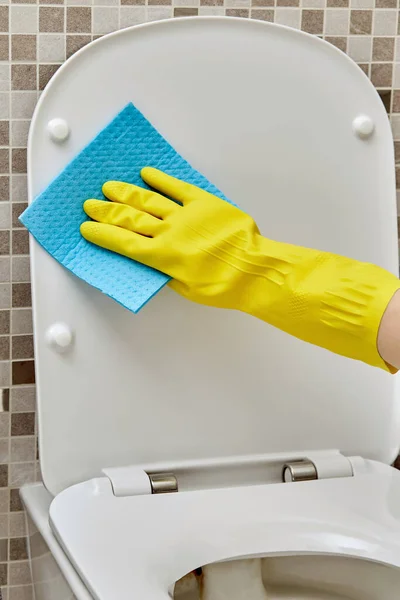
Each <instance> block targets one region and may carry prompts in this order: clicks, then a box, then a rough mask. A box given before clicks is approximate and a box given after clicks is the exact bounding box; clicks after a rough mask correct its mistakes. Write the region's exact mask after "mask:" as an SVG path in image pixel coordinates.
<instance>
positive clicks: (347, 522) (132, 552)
mask: <svg viewBox="0 0 400 600" xmlns="http://www.w3.org/2000/svg"><path fill="white" fill-rule="evenodd" d="M399 498H400V474H399V472H397V471H395V469H393V468H391V467H388V466H386V465H382V464H375V465H370V466H369V471H368V473H367V474H360V475H356V476H355V477H348V478H343V479H330V480H328V479H326V480H320V481H309V482H304V483H297V484H278V485H276V484H275V485H263V486H255V487H242V488H226V489H214V490H202V491H196V492H184V493H177V494H160V495H156V496H135V497H119V498H117V497H115V496H113V492H112V489H111V485H110V482H109V480H108V479H106V478H104V479H97V480H92V481H88V482H85V483H82V484H78V485H76V486H72V487H71V488H69V489H67V490H65V491H63V492H61V493H60V494H59V495H58V496H57V497H56V498H55V499H54V500H53V502H52V504H51V507H50V520H51V525H52V529H53V532H54V533H55V534H56V536H57V538H58V540H59V542H60V544H61V545H62V547H63V549H64V550H65V552H66V554H67V555H68V557H69V558H70V560H71V562H72V563H73V565H74V566H75V568H76V570H77V571H78V573H79V574H80V576H81V578H82V579H83V581H84V583H85V584H86V585H87V587H88V589H89V591H90V592H91V594H92V595H93V598H95V599H96V600H110V598H146V600H161V599H162V598H164V599H167V598H168V597H169V596H168V588H169V587H170V586H171V585H173V584H174V583H175V581H177V580H178V579H180V578H181V577H182V576H184V575H186V574H187V573H189V572H190V571H192V570H193V569H195V568H197V567H199V566H203V565H206V564H209V563H212V562H217V561H221V560H227V559H234V558H240V557H249V556H252V555H253V556H257V555H258V556H260V555H261V556H266V555H270V556H271V555H278V556H279V555H280V554H283V555H285V554H291V553H293V554H302V553H308V554H312V553H322V554H338V555H342V556H351V557H357V558H363V559H366V560H373V561H377V562H381V563H386V564H389V565H392V566H396V567H400V521H399V517H400V512H399V506H400V503H399ZM127 532H129V533H127ZM391 597H392V596H391ZM395 597H397V596H393V598H395Z"/></svg>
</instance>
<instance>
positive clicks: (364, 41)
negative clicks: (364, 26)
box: [348, 35, 372, 62]
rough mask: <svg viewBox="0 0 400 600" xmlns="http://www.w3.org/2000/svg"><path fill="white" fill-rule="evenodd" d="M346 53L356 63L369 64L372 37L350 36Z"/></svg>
mask: <svg viewBox="0 0 400 600" xmlns="http://www.w3.org/2000/svg"><path fill="white" fill-rule="evenodd" d="M348 53H349V56H350V57H351V58H352V59H353V60H355V61H356V62H369V61H370V60H371V55H372V37H370V36H368V35H363V36H361V35H357V36H350V37H349V45H348Z"/></svg>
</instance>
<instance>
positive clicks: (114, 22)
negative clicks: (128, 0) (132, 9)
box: [93, 6, 130, 33]
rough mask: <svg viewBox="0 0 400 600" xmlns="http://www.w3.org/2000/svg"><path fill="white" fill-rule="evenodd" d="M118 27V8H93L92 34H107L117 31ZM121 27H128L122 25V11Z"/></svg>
mask: <svg viewBox="0 0 400 600" xmlns="http://www.w3.org/2000/svg"><path fill="white" fill-rule="evenodd" d="M125 10H126V9H125ZM129 24H130V23H129ZM118 26H119V24H118V8H114V7H104V6H95V7H94V8H93V33H109V32H110V31H115V30H116V29H118ZM121 26H122V27H127V26H128V25H124V24H123V23H122V9H121Z"/></svg>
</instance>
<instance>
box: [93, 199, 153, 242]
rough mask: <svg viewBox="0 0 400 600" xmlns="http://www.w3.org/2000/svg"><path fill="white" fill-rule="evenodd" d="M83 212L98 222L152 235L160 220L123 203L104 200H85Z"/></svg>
mask: <svg viewBox="0 0 400 600" xmlns="http://www.w3.org/2000/svg"><path fill="white" fill-rule="evenodd" d="M83 209H84V211H85V213H86V214H87V215H88V217H90V218H91V219H94V220H95V221H98V222H99V223H108V224H109V225H116V226H117V227H122V228H123V229H127V230H129V231H134V232H136V233H140V234H141V235H147V236H151V237H153V236H154V235H156V233H157V232H158V231H159V230H160V226H161V224H162V221H160V219H156V218H155V217H153V216H152V215H149V214H148V213H145V212H141V211H140V210H136V208H132V206H126V205H124V204H114V203H113V202H105V201H104V200H86V202H85V203H84V205H83Z"/></svg>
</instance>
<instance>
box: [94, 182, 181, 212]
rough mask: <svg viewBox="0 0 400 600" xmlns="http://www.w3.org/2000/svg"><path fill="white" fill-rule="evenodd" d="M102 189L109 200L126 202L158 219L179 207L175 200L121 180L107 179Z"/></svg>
mask: <svg viewBox="0 0 400 600" xmlns="http://www.w3.org/2000/svg"><path fill="white" fill-rule="evenodd" d="M102 189H103V194H104V195H105V196H106V197H107V198H108V199H109V200H113V201H114V202H120V203H121V204H128V205H129V206H132V207H133V208H137V209H138V210H141V211H143V212H147V213H149V214H150V215H153V217H157V218H158V219H165V218H166V217H168V216H169V215H171V214H173V213H174V212H175V211H176V210H179V208H180V207H179V205H178V204H176V202H173V201H172V200H168V198H165V197H164V196H160V194H157V193H156V192H153V191H151V190H145V189H144V188H142V187H139V186H137V185H132V184H131V183H124V182H123V181H107V182H106V183H105V184H104V185H103V188H102Z"/></svg>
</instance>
